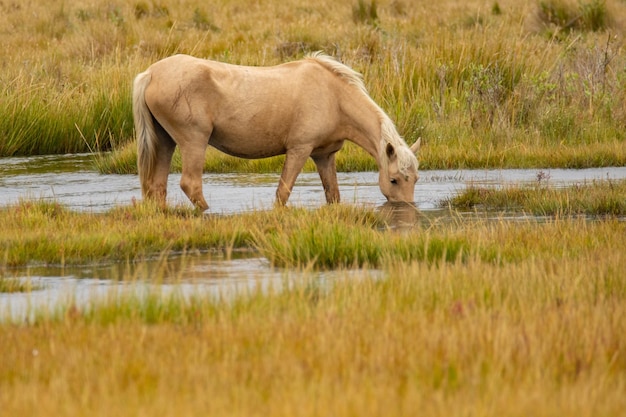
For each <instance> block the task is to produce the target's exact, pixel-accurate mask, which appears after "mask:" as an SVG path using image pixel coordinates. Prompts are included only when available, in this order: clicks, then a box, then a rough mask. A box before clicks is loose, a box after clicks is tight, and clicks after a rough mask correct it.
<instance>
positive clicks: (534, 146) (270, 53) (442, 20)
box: [0, 0, 626, 170]
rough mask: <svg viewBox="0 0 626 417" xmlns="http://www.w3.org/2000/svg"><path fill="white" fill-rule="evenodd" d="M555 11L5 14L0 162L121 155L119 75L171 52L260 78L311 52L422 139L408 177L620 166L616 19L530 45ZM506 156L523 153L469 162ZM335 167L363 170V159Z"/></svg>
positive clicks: (83, 8)
mask: <svg viewBox="0 0 626 417" xmlns="http://www.w3.org/2000/svg"><path fill="white" fill-rule="evenodd" d="M557 3H558V2H556V1H552V2H531V3H524V4H520V3H519V2H514V1H500V2H498V3H497V6H498V7H497V8H496V7H495V6H494V7H491V8H489V7H487V8H485V7H484V5H483V4H482V3H480V2H469V3H468V2H458V1H456V0H449V1H446V2H443V3H441V2H440V3H438V4H437V7H435V6H433V5H423V6H422V7H408V6H407V5H406V4H404V2H401V1H400V2H399V1H394V2H390V3H389V2H388V3H384V2H383V3H379V2H366V1H360V2H353V3H352V4H350V3H336V2H321V3H316V4H315V5H310V4H308V3H307V4H304V3H302V2H301V0H292V1H288V2H281V3H271V4H269V5H266V7H262V8H260V7H249V5H242V4H239V3H237V2H234V3H233V2H230V3H228V4H226V3H224V4H216V5H212V7H211V9H210V10H209V9H208V8H206V6H205V5H203V4H200V3H198V2H196V1H190V2H186V3H185V4H184V5H182V4H181V5H167V6H165V5H160V4H157V3H154V4H152V3H148V2H135V3H133V4H131V3H128V4H118V5H112V4H110V3H107V2H100V1H96V2H92V3H90V4H79V3H75V4H74V3H73V4H71V5H69V4H63V5H54V6H49V5H48V4H47V3H45V2H41V3H40V2H33V3H30V4H29V5H23V6H20V7H8V6H7V7H5V8H6V10H5V12H6V13H4V15H3V17H2V18H3V19H5V20H4V26H6V27H11V28H13V29H12V31H11V33H9V34H7V36H6V39H5V44H6V45H7V47H6V48H5V49H4V50H3V60H4V61H3V62H5V71H4V72H3V75H2V80H3V85H4V86H5V87H4V91H3V94H2V101H1V102H0V116H2V117H0V119H1V120H3V121H4V122H2V123H3V125H2V127H1V130H0V132H1V133H0V134H1V135H2V139H3V140H2V141H0V143H1V144H2V145H0V155H16V154H33V153H51V152H74V151H86V150H90V149H91V150H95V151H98V150H109V149H123V147H124V144H125V143H127V142H130V141H132V136H133V134H132V117H131V112H130V97H129V94H130V85H131V81H132V78H133V76H134V75H135V74H137V73H138V72H140V71H143V70H144V69H145V68H146V67H147V66H148V65H149V64H150V63H152V62H154V61H156V60H158V59H160V58H163V57H165V56H168V55H171V54H174V53H179V52H180V53H189V54H193V55H197V56H201V57H207V58H211V59H218V60H222V61H227V62H232V63H237V64H250V65H272V64H277V63H279V62H283V61H286V60H291V59H297V58H299V57H301V56H302V55H303V54H305V53H307V52H311V51H314V50H318V49H321V50H324V51H325V52H326V53H329V54H331V55H335V56H337V57H338V58H339V59H341V60H342V61H343V62H345V63H347V64H348V65H350V66H352V67H354V68H355V69H356V70H358V71H360V72H362V73H363V74H364V76H365V81H366V84H367V86H368V88H369V90H370V92H371V94H372V96H373V98H374V99H375V100H376V101H377V102H378V103H380V104H381V106H382V107H383V108H384V109H385V110H386V111H387V112H388V113H389V114H390V115H391V116H392V118H393V119H394V120H395V122H396V123H397V125H398V127H399V130H400V132H401V133H402V134H403V135H404V136H405V138H406V139H407V142H409V143H413V142H414V141H415V140H416V139H417V138H418V137H419V136H421V137H422V138H423V143H424V144H425V146H424V147H423V152H422V155H421V157H422V159H423V161H424V168H443V167H449V166H455V167H458V166H483V167H484V166H528V164H536V165H535V166H537V165H541V166H542V167H552V166H566V165H565V164H567V163H568V162H567V159H568V158H565V157H563V158H558V157H553V155H555V154H558V152H557V151H559V150H560V149H561V148H564V149H565V152H566V153H568V154H570V155H571V154H572V152H573V151H567V150H568V149H570V148H572V149H575V150H576V152H574V153H575V155H574V158H575V160H576V165H577V166H597V165H602V164H612V165H622V164H624V163H625V161H626V151H625V150H624V143H625V141H624V140H623V139H624V137H623V129H622V126H623V122H624V120H626V112H624V109H623V106H622V105H621V103H623V102H624V91H626V90H625V89H624V88H623V87H624V86H623V79H622V78H623V77H621V76H620V71H619V68H621V67H623V63H624V59H626V58H625V57H624V55H623V50H622V48H621V38H622V35H623V28H622V26H621V21H622V20H623V17H622V12H621V10H622V8H621V7H620V6H619V4H617V2H616V1H611V0H607V1H606V2H601V1H590V2H578V3H576V4H574V5H573V6H572V7H570V9H571V10H573V11H572V12H571V13H573V16H574V17H576V16H578V15H579V14H581V16H583V17H581V18H580V19H577V20H576V21H577V22H578V21H584V22H588V23H585V25H584V26H580V27H577V26H572V27H571V29H570V30H568V31H565V30H560V31H559V36H546V34H545V31H544V30H543V29H542V28H543V27H545V26H546V25H547V26H550V25H552V23H550V21H551V20H550V19H549V18H547V17H546V18H544V21H547V22H548V23H547V24H546V25H544V26H541V25H537V24H536V19H537V18H538V16H539V17H541V16H543V15H545V16H548V15H549V16H553V15H555V13H556V12H555V13H552V12H549V9H550V10H552V9H554V10H556V8H557ZM563 3H564V4H565V2H563ZM567 4H568V5H569V3H567ZM568 7H569V6H568ZM570 9H568V10H570ZM494 10H497V12H494ZM542 10H543V12H542ZM546 10H548V12H549V13H548V12H546ZM542 13H543V15H542ZM568 13H569V12H568ZM31 16H35V18H32V17H31ZM549 16H548V17H549ZM546 19H547V20H546ZM261 22H262V23H261ZM49 45H54V48H51V47H48V46H49ZM474 149H478V151H475V150H474ZM511 149H521V150H523V151H524V152H523V153H522V154H521V155H520V156H518V157H515V158H513V157H503V158H489V157H486V156H485V155H502V154H507V153H510V150H511ZM607 149H610V150H611V152H608V151H607ZM546 150H548V151H546ZM511 153H512V154H514V155H516V152H511ZM340 154H341V153H340ZM472 154H476V155H472ZM584 155H586V156H587V157H586V158H584V157H583V156H584ZM606 155H610V156H611V157H610V158H606V157H605V156H606ZM121 157H122V159H125V158H127V154H126V153H122V154H121ZM466 158H467V159H466ZM347 159H348V158H347ZM349 159H350V160H351V161H353V162H352V163H355V164H356V165H360V166H371V165H372V162H371V158H370V157H369V155H366V154H365V153H356V154H354V155H352V154H350V158H349ZM227 161H228V160H227ZM240 163H241V164H242V165H241V166H240V165H239V164H240ZM224 164H226V165H228V166H231V167H232V169H234V170H243V169H254V170H265V169H267V170H275V169H276V165H279V163H278V162H269V163H260V164H252V165H248V162H245V161H240V160H234V161H232V163H231V161H228V162H225V163H224ZM122 165H124V166H125V168H123V169H131V167H130V166H129V165H128V164H127V163H122ZM219 166H220V164H219V163H215V164H210V165H208V166H207V169H214V168H215V167H217V168H216V169H220V168H219ZM242 167H245V168H242Z"/></svg>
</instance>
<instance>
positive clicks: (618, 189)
mask: <svg viewBox="0 0 626 417" xmlns="http://www.w3.org/2000/svg"><path fill="white" fill-rule="evenodd" d="M542 181H549V180H541V179H539V180H538V182H537V184H535V185H531V186H509V187H506V188H504V189H494V188H486V187H478V186H470V187H468V188H467V189H466V190H465V191H463V192H462V193H461V194H459V195H457V196H455V197H452V198H451V199H450V200H449V201H444V202H443V203H442V205H444V206H450V207H452V208H455V209H464V210H467V209H481V210H507V211H518V212H525V213H530V214H535V215H547V216H555V215H559V216H563V215H565V216H570V215H577V214H585V215H592V216H607V215H608V216H624V215H626V181H624V180H621V181H620V180H604V181H594V182H590V183H581V184H578V185H575V186H573V187H567V188H555V187H552V186H550V185H549V184H547V185H546V184H543V183H542Z"/></svg>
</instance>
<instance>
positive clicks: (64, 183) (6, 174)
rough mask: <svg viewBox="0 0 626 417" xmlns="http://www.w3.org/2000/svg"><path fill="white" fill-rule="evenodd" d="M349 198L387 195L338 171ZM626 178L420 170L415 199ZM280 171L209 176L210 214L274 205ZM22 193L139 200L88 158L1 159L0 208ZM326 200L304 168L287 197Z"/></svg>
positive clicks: (362, 178)
mask: <svg viewBox="0 0 626 417" xmlns="http://www.w3.org/2000/svg"><path fill="white" fill-rule="evenodd" d="M337 177H338V182H339V189H340V192H341V199H342V201H343V202H345V203H355V204H367V205H372V206H375V207H379V206H381V205H383V204H384V203H385V198H384V196H383V195H382V194H381V192H380V189H379V188H378V174H377V173H375V172H356V173H338V174H337ZM607 178H610V179H621V178H626V167H616V168H593V169H581V170H572V169H543V170H541V169H507V170H448V171H437V170H433V171H420V180H419V182H418V184H417V187H416V188H415V203H416V205H417V207H418V208H419V209H420V210H422V211H424V210H433V209H436V208H438V207H439V204H440V202H441V201H442V200H445V199H446V198H449V197H452V196H454V195H455V194H457V193H459V192H460V191H462V190H463V189H465V187H467V185H468V184H475V185H490V186H503V185H506V184H511V183H530V182H536V181H538V180H541V181H544V182H548V183H550V184H552V185H554V186H566V185H570V184H574V183H582V182H585V181H592V180H598V179H607ZM278 180H279V174H204V176H203V183H204V194H205V198H206V200H207V202H208V203H209V213H218V214H228V213H240V212H243V211H248V210H253V209H267V208H271V207H272V205H273V204H274V199H275V192H276V187H277V185H278ZM179 181H180V174H171V175H170V177H169V183H168V203H169V204H179V203H181V204H189V201H188V200H187V197H186V196H185V195H184V194H183V192H182V191H181V190H180V187H179V185H178V184H179ZM20 198H31V199H53V200H55V201H58V202H59V203H62V204H64V205H66V206H68V207H69V208H71V209H74V210H79V211H92V212H102V211H106V210H108V209H110V208H112V207H115V206H117V205H125V204H130V203H131V202H132V201H133V200H140V199H141V189H140V186H139V179H138V178H137V176H136V175H100V174H98V173H97V172H95V171H94V170H93V167H92V163H91V157H90V156H89V155H73V156H61V157H58V156H41V157H29V158H4V159H0V199H1V200H0V205H6V204H12V203H15V202H17V201H18V200H19V199H20ZM324 203H325V198H324V192H323V189H322V186H321V183H320V179H319V177H318V175H317V173H301V174H300V175H299V176H298V181H297V183H296V186H295V187H294V190H293V193H292V195H291V197H290V199H289V204H290V205H297V206H306V207H319V206H321V205H323V204H324Z"/></svg>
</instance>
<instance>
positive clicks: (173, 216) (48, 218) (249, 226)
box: [0, 183, 626, 269]
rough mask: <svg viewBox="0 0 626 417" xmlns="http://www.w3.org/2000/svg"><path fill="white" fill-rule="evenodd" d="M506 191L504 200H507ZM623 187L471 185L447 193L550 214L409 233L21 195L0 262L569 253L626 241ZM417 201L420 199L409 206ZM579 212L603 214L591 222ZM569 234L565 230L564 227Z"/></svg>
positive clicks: (359, 210) (311, 261)
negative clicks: (213, 254) (87, 205)
mask: <svg viewBox="0 0 626 417" xmlns="http://www.w3.org/2000/svg"><path fill="white" fill-rule="evenodd" d="M502 201H505V202H506V204H504V205H503V204H502ZM623 201H624V188H623V184H619V183H606V184H604V183H598V184H593V185H591V186H588V187H582V186H580V187H574V188H572V189H569V190H550V189H545V190H544V189H519V190H516V189H510V190H503V191H494V192H492V191H489V190H474V191H472V189H470V190H469V191H468V192H467V193H466V194H465V195H462V196H461V197H459V198H458V199H454V200H452V201H451V202H450V204H451V205H453V206H456V207H461V205H462V204H465V206H470V207H471V206H472V205H476V204H481V205H483V206H487V207H490V208H496V209H500V210H505V209H513V210H518V212H520V211H526V212H534V213H538V214H540V215H554V216H555V217H554V218H553V219H545V220H544V221H542V222H539V223H538V222H536V221H534V220H532V219H528V220H527V221H526V222H523V223H521V224H516V223H509V222H506V221H503V220H500V219H497V218H496V219H494V220H490V219H481V218H480V216H479V217H477V218H476V219H464V218H463V217H457V216H456V215H454V214H452V215H450V214H440V215H438V216H435V217H431V216H425V215H422V214H420V213H419V212H417V211H414V212H409V213H405V214H412V216H408V217H407V218H408V219H409V222H410V223H409V228H408V229H406V228H405V229H406V232H405V233H397V232H393V231H392V230H393V229H392V225H393V223H392V222H393V221H394V219H393V218H392V217H390V215H389V213H388V212H383V211H374V210H373V209H371V208H364V207H353V206H345V205H332V206H324V207H321V208H319V209H316V210H305V209H282V210H278V209H277V210H271V211H260V212H252V213H245V214H239V215H230V216H204V215H202V214H199V213H197V212H195V211H192V210H191V209H188V208H174V209H168V210H165V211H164V210H161V209H158V208H156V207H151V206H149V205H138V206H135V207H123V208H119V209H115V210H112V211H110V212H108V213H105V214H92V213H75V212H71V211H69V210H67V209H65V208H64V207H62V206H60V205H58V204H55V203H37V202H22V203H20V204H19V205H17V206H13V207H9V208H6V209H3V210H1V211H0V221H1V223H2V224H4V225H5V226H4V229H3V234H2V236H0V261H1V263H0V266H6V267H12V266H21V265H26V264H33V263H35V264H37V263H40V264H60V265H69V264H86V263H93V262H119V261H140V260H142V259H146V258H150V257H154V256H167V255H168V254H170V253H173V252H174V253H178V252H186V253H194V252H198V251H202V252H206V251H220V252H224V253H226V254H229V253H231V252H232V250H233V249H246V250H251V251H255V252H257V253H260V254H261V255H262V256H264V257H266V258H267V259H268V260H269V262H270V263H271V264H272V265H274V266H277V267H296V268H313V269H335V268H381V267H385V266H388V265H394V264H397V263H411V262H423V263H427V264H440V263H455V262H466V261H468V260H470V259H478V260H481V261H484V262H496V263H500V262H514V261H516V260H519V259H524V258H526V257H528V256H531V255H532V256H534V257H536V258H538V259H543V258H545V259H561V258H569V257H570V256H573V255H575V254H578V253H580V252H581V251H585V250H586V248H587V246H588V245H589V242H590V240H591V241H596V240H597V239H598V238H596V236H602V242H604V243H602V246H604V245H606V244H609V243H610V244H611V245H613V246H614V248H619V247H622V246H623V245H624V244H625V241H624V239H623V236H624V233H626V230H625V227H626V224H624V222H620V221H619V216H621V215H623V213H624V207H623ZM498 204H500V205H498ZM411 209H412V210H415V209H414V208H411ZM573 214H589V215H602V216H605V217H607V219H606V220H605V221H602V222H598V223H590V224H587V223H585V219H584V218H582V219H578V218H572V219H570V218H569V217H568V216H570V215H573ZM564 236H569V237H568V239H565V240H564V239H561V237H564ZM572 254H573V255H572Z"/></svg>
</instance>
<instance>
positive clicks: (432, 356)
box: [0, 219, 626, 416]
mask: <svg viewBox="0 0 626 417" xmlns="http://www.w3.org/2000/svg"><path fill="white" fill-rule="evenodd" d="M289 221H295V219H291V220H289ZM355 227H358V226H355ZM420 233H422V234H424V235H425V239H426V240H429V239H432V240H434V239H436V238H438V237H441V236H442V235H443V236H450V237H462V238H465V239H468V240H471V242H472V247H476V248H477V250H476V253H475V254H472V253H471V254H470V255H469V256H466V257H463V258H461V257H459V258H457V260H456V261H452V262H423V261H419V262H395V263H394V264H393V265H387V266H386V267H385V268H384V275H385V277H384V278H381V277H380V276H379V275H376V276H371V275H369V274H368V273H367V272H366V271H363V272H362V273H360V274H358V276H355V274H354V273H346V274H345V276H344V277H343V278H337V279H333V280H331V281H324V280H321V279H319V278H318V277H317V276H316V275H315V274H310V275H308V274H306V273H305V274H304V275H303V277H302V278H300V279H298V280H297V281H296V282H295V283H294V284H293V287H291V289H290V290H285V289H282V290H280V289H275V290H269V291H265V292H264V291H258V292H257V291H251V292H249V293H247V294H246V293H243V294H241V296H238V297H234V298H230V297H227V298H224V299H222V300H216V299H214V298H211V297H209V296H205V295H197V296H195V297H192V298H191V299H186V298H185V297H183V296H181V294H179V293H176V292H175V293H174V294H173V295H171V296H165V297H162V296H159V295H158V294H157V293H152V294H148V295H146V296H131V295H126V296H124V295H119V294H115V293H111V294H110V295H109V296H108V297H104V298H101V299H99V301H98V299H96V300H95V301H94V303H93V304H92V305H91V307H89V308H86V307H82V306H79V307H76V306H73V305H72V304H71V303H67V304H63V305H60V306H52V309H50V310H48V312H46V309H41V310H39V311H40V313H39V315H38V316H37V317H38V318H37V320H36V322H35V323H34V324H6V323H4V324H0V334H1V335H2V337H1V338H0V351H1V352H2V361H0V408H1V409H2V410H3V413H7V415H31V416H38V415H42V416H44V415H45V416H49V415H64V416H87V415H88V416H100V415H102V416H104V415H107V416H112V415H149V416H168V415H172V414H175V415H198V414H200V415H220V416H256V415H258V416H266V415H272V416H316V415H335V416H353V415H359V416H376V415H384V416H402V415H415V414H419V415H423V416H466V415H480V416H503V415H506V416H517V415H519V416H524V415H536V416H555V415H583V416H586V415H588V416H592V415H602V416H621V415H623V410H624V409H625V407H626V397H624V395H623V393H624V389H625V388H626V339H625V338H624V334H626V322H624V320H622V317H624V315H625V314H626V281H625V280H624V275H623V271H624V270H626V256H625V254H626V240H625V239H624V225H623V223H622V222H620V221H618V220H606V221H596V222H588V221H586V220H584V219H556V220H553V221H548V222H546V223H535V222H526V223H521V224H516V223H514V222H505V221H462V222H459V223H458V224H454V223H452V224H448V225H445V224H442V225H437V224H434V225H433V226H432V227H431V228H429V229H427V230H422V231H421V232H420ZM390 238H391V239H396V237H394V236H393V235H390ZM410 240H411V237H408V240H407V241H410ZM489 250H491V251H493V256H491V257H489V256H485V254H488V251H489ZM165 267H166V266H165ZM157 275H158V274H157Z"/></svg>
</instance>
